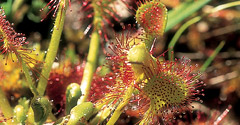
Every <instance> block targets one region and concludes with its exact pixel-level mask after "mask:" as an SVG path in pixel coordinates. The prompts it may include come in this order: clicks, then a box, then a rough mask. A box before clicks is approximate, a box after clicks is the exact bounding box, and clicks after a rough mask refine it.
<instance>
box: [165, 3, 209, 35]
mask: <svg viewBox="0 0 240 125" xmlns="http://www.w3.org/2000/svg"><path fill="white" fill-rule="evenodd" d="M210 1H211V0H198V1H192V2H190V1H189V2H184V3H182V4H181V5H179V6H178V7H177V8H175V9H174V10H171V11H169V12H168V22H167V27H166V29H165V32H167V31H169V30H170V29H172V28H173V27H174V26H176V25H177V24H178V23H180V22H181V21H182V20H184V19H185V18H187V17H189V16H190V15H192V14H193V13H194V12H196V11H198V10H199V9H200V8H202V7H203V6H204V5H206V4H207V3H209V2H210Z"/></svg>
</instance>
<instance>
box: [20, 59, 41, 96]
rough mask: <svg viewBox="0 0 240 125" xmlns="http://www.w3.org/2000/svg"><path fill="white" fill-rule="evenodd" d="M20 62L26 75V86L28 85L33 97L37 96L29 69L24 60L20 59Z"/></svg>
mask: <svg viewBox="0 0 240 125" xmlns="http://www.w3.org/2000/svg"><path fill="white" fill-rule="evenodd" d="M21 63H22V69H23V73H24V75H25V77H26V80H27V83H28V86H29V88H30V90H31V92H32V93H33V95H34V97H35V96H38V91H37V89H36V87H35V86H34V83H33V80H32V78H31V76H30V74H29V71H30V70H29V68H28V66H27V65H26V63H25V62H24V61H21Z"/></svg>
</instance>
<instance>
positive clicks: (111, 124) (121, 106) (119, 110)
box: [107, 85, 134, 125]
mask: <svg viewBox="0 0 240 125" xmlns="http://www.w3.org/2000/svg"><path fill="white" fill-rule="evenodd" d="M133 90H134V87H133V85H131V86H130V87H128V89H127V92H126V95H125V96H124V98H123V101H122V102H120V104H119V105H118V107H117V109H116V110H115V111H114V113H113V115H112V117H111V118H110V119H109V121H108V123H107V125H114V124H115V122H116V121H117V120H118V118H119V117H120V115H121V114H122V112H123V111H124V107H125V106H126V105H127V104H128V102H129V101H130V99H131V96H132V93H133Z"/></svg>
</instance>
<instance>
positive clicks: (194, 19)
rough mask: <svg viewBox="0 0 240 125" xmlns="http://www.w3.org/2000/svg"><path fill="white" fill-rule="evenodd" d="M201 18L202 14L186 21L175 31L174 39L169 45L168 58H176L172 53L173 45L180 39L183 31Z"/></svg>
mask: <svg viewBox="0 0 240 125" xmlns="http://www.w3.org/2000/svg"><path fill="white" fill-rule="evenodd" d="M199 20H201V16H197V17H195V18H193V19H191V20H189V21H187V22H186V23H184V24H183V25H182V26H181V27H180V29H179V30H178V31H177V32H176V33H175V35H174V36H173V38H172V40H171V41H170V43H169V45H168V49H169V50H168V59H169V60H174V55H172V51H173V47H174V46H175V45H176V43H177V40H178V39H179V37H180V36H181V35H182V33H183V32H184V31H185V30H186V29H187V28H188V27H189V26H191V25H192V24H194V23H196V22H198V21H199Z"/></svg>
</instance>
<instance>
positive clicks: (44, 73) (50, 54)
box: [37, 0, 68, 95]
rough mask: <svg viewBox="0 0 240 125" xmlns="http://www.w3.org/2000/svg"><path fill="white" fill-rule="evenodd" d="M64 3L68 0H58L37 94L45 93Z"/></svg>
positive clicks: (64, 8) (60, 31)
mask: <svg viewBox="0 0 240 125" xmlns="http://www.w3.org/2000/svg"><path fill="white" fill-rule="evenodd" d="M66 4H68V2H66V1H65V0H64V1H61V2H60V7H59V10H58V13H57V18H56V21H55V24H54V27H53V33H52V37H51V41H50V44H49V48H48V53H47V56H46V59H45V63H44V66H43V70H42V72H41V77H40V80H39V83H38V88H37V90H38V92H39V95H44V93H45V89H46V86H47V81H48V77H49V75H50V71H51V68H52V64H53V62H54V60H55V57H56V54H57V51H58V46H59V43H60V38H61V34H62V31H63V24H64V19H65V14H66V10H67V6H68V5H66Z"/></svg>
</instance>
